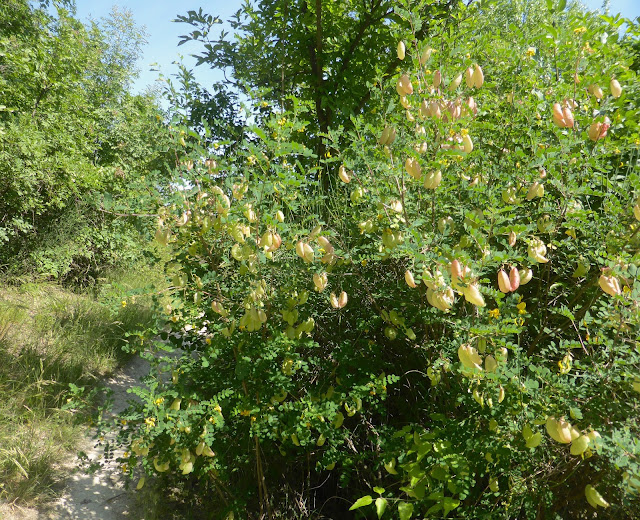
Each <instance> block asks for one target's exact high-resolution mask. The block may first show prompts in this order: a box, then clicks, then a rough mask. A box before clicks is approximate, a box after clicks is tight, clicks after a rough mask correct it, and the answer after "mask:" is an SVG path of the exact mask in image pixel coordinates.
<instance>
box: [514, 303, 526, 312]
mask: <svg viewBox="0 0 640 520" xmlns="http://www.w3.org/2000/svg"><path fill="white" fill-rule="evenodd" d="M516 307H517V308H518V314H526V313H527V302H520V303H519V304H518V305H516Z"/></svg>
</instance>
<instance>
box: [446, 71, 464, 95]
mask: <svg viewBox="0 0 640 520" xmlns="http://www.w3.org/2000/svg"><path fill="white" fill-rule="evenodd" d="M460 83H462V74H458V75H457V76H456V77H455V78H453V81H452V82H451V83H449V92H453V91H454V90H456V89H457V88H458V87H459V86H460Z"/></svg>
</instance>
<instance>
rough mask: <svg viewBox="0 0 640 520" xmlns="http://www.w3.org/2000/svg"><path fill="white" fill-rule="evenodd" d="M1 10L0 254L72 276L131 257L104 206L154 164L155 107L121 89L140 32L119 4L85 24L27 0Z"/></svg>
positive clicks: (0, 260) (10, 265)
mask: <svg viewBox="0 0 640 520" xmlns="http://www.w3.org/2000/svg"><path fill="white" fill-rule="evenodd" d="M0 20H1V21H0V71H1V73H0V214H1V215H2V218H1V221H0V244H2V247H1V249H0V265H2V266H3V271H10V272H12V273H13V274H19V273H23V272H25V271H35V272H37V273H41V274H45V275H47V276H51V277H55V278H60V279H71V278H73V279H75V280H76V281H80V282H82V281H84V280H86V279H87V278H89V277H95V276H96V274H97V273H98V272H100V270H101V269H103V268H105V267H108V266H113V265H121V264H122V262H125V261H130V260H133V259H134V258H135V257H136V256H137V253H136V250H137V249H139V245H138V244H139V240H138V239H137V236H138V235H139V233H138V231H136V229H135V226H136V225H137V224H136V223H135V222H134V221H133V220H132V219H128V220H127V219H121V218H114V214H113V211H114V209H116V208H117V207H121V208H123V207H130V206H131V204H130V201H131V199H136V200H138V199H140V198H144V195H141V193H142V194H144V193H145V190H146V192H147V193H148V188H147V186H148V183H147V182H145V183H140V178H141V177H142V178H144V176H145V175H149V174H150V173H151V172H153V171H161V170H162V169H163V166H162V162H161V160H160V159H161V158H162V154H160V153H158V152H159V150H161V146H162V141H163V135H164V129H163V125H162V123H161V121H160V116H161V112H160V111H159V109H158V107H157V104H156V102H155V101H154V99H153V98H152V97H150V96H142V95H138V96H134V95H131V94H129V92H128V90H129V86H130V84H131V79H132V78H133V77H134V76H135V67H134V66H135V61H136V60H137V58H138V56H139V53H140V48H141V45H142V44H143V42H144V34H143V33H141V32H140V31H139V29H138V28H137V27H136V26H135V24H134V23H133V22H132V19H131V14H130V13H127V12H120V11H117V10H114V11H113V12H112V14H111V16H110V17H109V18H107V19H105V20H103V21H102V22H101V24H96V23H93V24H92V25H91V26H85V25H83V24H82V23H81V22H80V21H78V20H77V19H75V18H74V17H73V16H72V14H71V13H70V12H69V11H67V10H66V9H64V8H62V7H58V8H57V9H55V10H54V9H53V8H51V9H49V10H47V9H45V8H37V7H34V6H33V5H31V4H29V2H27V1H26V0H9V1H8V2H3V3H2V5H0ZM140 190H142V192H141V191H140ZM134 193H135V194H136V195H135V197H134V195H133V194H134ZM105 199H106V201H105ZM118 201H120V202H122V204H118ZM141 202H142V201H141ZM138 206H139V207H142V205H138ZM147 207H148V205H147ZM109 211H111V212H112V213H109ZM121 211H122V210H121ZM130 211H134V212H135V208H134V209H133V210H131V209H130ZM125 213H126V212H125Z"/></svg>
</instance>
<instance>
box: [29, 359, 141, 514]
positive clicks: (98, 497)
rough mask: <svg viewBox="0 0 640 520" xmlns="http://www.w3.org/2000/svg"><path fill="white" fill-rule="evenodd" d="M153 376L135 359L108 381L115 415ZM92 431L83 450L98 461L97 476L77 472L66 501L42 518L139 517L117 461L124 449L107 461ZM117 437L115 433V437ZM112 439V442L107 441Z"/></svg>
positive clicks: (63, 497)
mask: <svg viewBox="0 0 640 520" xmlns="http://www.w3.org/2000/svg"><path fill="white" fill-rule="evenodd" d="M148 373H149V364H148V363H147V362H146V361H144V360H143V359H141V358H140V357H135V358H134V359H133V360H132V361H131V363H129V364H128V365H127V366H125V367H124V368H123V369H122V370H121V371H120V372H117V373H116V374H115V375H114V376H113V377H112V378H110V379H108V380H107V381H106V382H105V386H106V388H109V389H111V390H112V391H113V410H112V413H113V414H118V413H120V412H121V411H123V410H124V409H125V408H126V407H127V402H128V401H129V400H131V399H132V398H133V396H132V395H131V394H129V393H127V389H128V388H131V387H132V386H136V385H138V384H140V379H141V378H142V377H144V376H145V375H147V374H148ZM91 433H92V432H90V433H89V434H88V435H87V440H86V442H85V445H84V446H82V447H81V448H80V449H82V450H83V451H84V452H85V453H86V454H87V456H88V459H89V461H90V462H98V463H100V464H101V466H100V468H99V469H98V470H97V471H95V472H93V473H86V472H85V471H82V470H80V469H76V471H75V473H74V474H73V475H72V476H71V477H69V479H68V481H67V487H66V490H65V493H64V495H63V496H62V498H61V499H60V500H59V501H58V502H57V504H56V507H55V509H54V511H53V512H51V513H48V514H45V515H43V514H41V515H40V518H42V519H44V518H46V519H51V520H54V519H55V520H85V519H87V520H88V519H92V518H96V519H100V520H119V519H129V518H130V519H133V518H139V517H137V516H136V515H135V514H134V513H133V502H134V501H133V497H132V496H131V495H132V493H133V491H127V490H125V488H124V478H123V475H122V471H121V469H120V466H119V465H118V463H117V462H116V459H117V458H118V457H120V456H122V454H123V450H114V452H113V456H112V457H110V458H109V459H107V460H105V458H104V448H103V446H96V441H95V440H94V439H93V438H92V437H93V435H91ZM113 437H115V434H113ZM106 440H108V439H106Z"/></svg>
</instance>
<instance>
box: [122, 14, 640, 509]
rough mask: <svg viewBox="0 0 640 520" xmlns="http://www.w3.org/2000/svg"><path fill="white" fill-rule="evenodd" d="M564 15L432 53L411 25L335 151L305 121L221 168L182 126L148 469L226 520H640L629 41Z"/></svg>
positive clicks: (270, 129) (225, 158) (514, 20)
mask: <svg viewBox="0 0 640 520" xmlns="http://www.w3.org/2000/svg"><path fill="white" fill-rule="evenodd" d="M551 4H552V3H549V5H550V8H549V9H547V8H546V7H544V8H543V7H542V6H538V7H541V8H540V9H538V10H537V11H536V10H534V9H533V8H531V10H528V11H527V12H526V13H525V15H527V16H529V19H527V20H526V23H525V22H523V21H522V18H519V17H520V16H522V13H521V12H519V7H518V6H512V5H511V4H510V3H505V4H500V3H496V4H494V3H491V4H489V3H481V4H478V5H471V6H469V7H468V8H466V9H465V8H461V15H460V17H459V18H458V19H457V22H456V23H455V24H451V25H446V23H445V22H443V23H442V27H443V30H442V31H440V32H434V34H437V36H433V37H432V38H431V39H430V40H428V41H418V40H416V39H415V34H416V33H417V32H418V31H419V30H420V26H421V20H420V19H419V16H418V13H419V10H418V7H415V8H413V7H412V6H410V5H407V6H405V7H396V9H395V14H396V15H397V16H399V17H401V18H403V19H404V20H405V22H406V25H407V26H410V27H413V32H406V33H401V34H394V36H395V37H396V39H397V41H404V42H405V47H406V50H405V52H406V57H404V59H403V60H402V64H401V67H400V69H399V70H398V71H397V73H396V74H395V75H393V76H392V77H389V78H386V77H382V76H381V77H380V78H379V80H378V81H377V82H376V84H375V85H370V91H371V100H372V103H373V105H374V108H372V110H371V111H370V112H368V113H367V114H364V115H362V116H358V117H354V118H352V120H351V122H352V124H353V129H348V130H345V129H342V128H337V129H334V130H331V131H329V132H328V133H327V134H326V135H324V136H323V137H324V142H325V147H326V154H325V156H324V157H316V156H314V154H313V153H312V151H311V150H309V149H308V148H307V147H305V146H304V145H303V144H300V139H299V136H300V134H304V133H305V132H306V131H307V128H308V127H309V121H307V120H306V119H305V118H306V117H307V115H308V112H307V111H306V109H307V108H308V107H307V106H306V105H305V104H304V103H301V104H299V105H297V108H296V109H295V110H292V111H282V110H278V109H276V108H274V109H273V112H272V115H271V117H270V118H268V119H267V120H266V121H265V123H264V124H263V125H260V126H255V127H250V128H248V129H247V135H248V137H247V139H246V140H245V141H244V142H243V143H242V144H240V145H239V144H235V143H234V148H233V153H231V154H225V153H222V150H225V147H226V146H227V145H228V144H229V143H225V142H220V143H216V144H217V145H218V146H219V148H218V152H214V151H212V150H209V149H207V148H205V147H204V146H202V145H200V144H199V142H198V135H197V134H196V133H195V132H190V131H189V128H182V129H181V128H177V129H176V130H175V139H176V142H179V141H180V140H182V142H183V143H184V146H185V147H184V150H185V154H184V157H182V158H181V163H180V166H179V167H178V168H177V169H176V171H175V179H174V184H173V187H174V188H175V189H174V191H173V192H172V193H171V194H168V198H167V201H166V204H165V205H164V206H162V207H160V209H159V212H158V229H157V233H156V238H157V240H158V242H159V243H161V244H163V245H166V246H167V248H168V250H169V251H170V254H171V256H172V261H171V264H170V266H169V268H168V274H169V276H170V279H171V280H172V288H173V293H172V295H173V296H172V297H173V299H172V301H171V302H170V303H169V302H165V303H164V304H163V307H164V311H165V312H166V314H167V316H168V318H169V320H168V322H169V324H170V326H171V329H172V331H173V332H174V333H175V334H168V331H167V332H165V334H164V335H163V339H165V340H169V341H170V343H169V344H168V345H167V344H164V343H159V344H158V346H159V347H161V349H162V351H167V355H160V356H158V357H156V358H155V359H154V369H153V371H152V373H151V375H150V379H149V381H148V386H147V387H146V388H139V389H137V391H136V393H137V394H138V395H139V396H140V397H141V403H140V404H139V405H138V406H137V407H134V408H132V409H131V410H129V411H128V412H127V413H126V414H125V415H124V416H123V418H125V419H127V425H126V427H125V428H124V429H123V431H122V435H123V439H128V440H126V442H129V443H130V448H131V449H130V453H131V455H130V457H129V458H128V459H127V461H126V462H127V463H128V466H129V467H130V468H132V471H133V468H135V467H136V465H138V464H142V466H143V468H144V471H145V472H147V473H148V474H156V475H159V476H163V478H165V477H164V475H165V474H169V473H170V474H173V475H176V478H178V477H179V476H182V478H184V479H188V480H186V482H187V483H191V484H188V485H193V484H194V483H195V482H199V484H200V485H201V486H203V487H200V488H193V489H199V491H198V492H197V493H194V497H193V500H194V501H196V502H200V503H201V504H207V503H210V502H212V501H213V499H211V498H204V497H207V496H208V495H207V490H210V491H214V490H215V492H216V493H217V494H218V496H219V497H221V499H220V500H217V499H216V504H217V505H215V506H213V507H214V511H213V512H212V513H211V515H212V516H213V517H216V518H217V517H219V518H224V517H225V515H227V514H230V512H232V511H235V513H241V514H243V515H247V516H249V517H258V516H259V513H258V511H260V513H268V514H272V512H271V510H272V509H273V510H275V512H276V513H274V514H278V513H282V511H283V508H284V507H286V506H285V505H284V504H285V502H286V501H287V500H288V498H287V497H288V496H291V495H296V496H298V497H299V501H298V504H305V506H308V504H309V503H311V499H312V498H313V499H317V500H319V501H316V502H315V506H312V507H315V508H317V510H318V511H317V514H318V516H319V515H321V514H324V515H328V516H331V517H334V518H335V517H346V515H347V514H348V513H346V510H347V509H349V506H351V505H352V504H353V506H352V507H351V509H354V510H357V512H356V513H353V514H354V515H360V516H361V517H362V516H367V517H368V518H373V517H374V516H373V515H375V514H376V513H374V506H375V510H377V515H378V516H379V517H380V516H382V515H383V514H384V515H386V517H394V516H395V517H399V518H401V519H408V518H411V517H412V516H415V517H427V518H430V517H443V516H447V515H449V514H451V515H452V516H455V517H457V518H516V517H518V518H591V517H592V516H593V515H594V513H595V511H596V509H597V511H598V515H599V517H611V518H613V517H616V516H617V517H624V518H636V517H637V511H638V508H639V506H640V502H639V500H638V489H640V466H639V465H638V462H637V457H638V445H637V436H638V422H637V421H638V418H637V413H636V409H637V403H638V389H640V366H639V363H640V354H639V352H638V341H637V334H638V325H639V314H638V301H639V300H638V298H639V296H640V279H639V271H638V262H639V256H638V238H637V232H638V229H640V228H639V227H638V220H639V217H640V206H638V195H639V190H640V182H639V177H638V163H637V158H638V149H639V146H640V134H639V133H638V104H637V99H638V93H639V89H638V85H639V83H638V80H637V77H636V75H635V73H634V72H633V71H632V70H631V69H630V68H629V66H630V64H631V63H632V54H631V50H630V46H629V42H632V41H636V40H637V37H638V27H637V26H636V25H633V24H631V25H630V27H629V28H628V29H627V33H626V35H621V34H622V33H619V32H618V29H619V27H620V23H621V21H620V19H614V18H610V19H609V18H606V17H605V18H602V17H600V18H599V17H596V16H594V15H590V14H584V13H582V12H581V11H579V10H578V9H576V8H575V7H574V8H571V9H570V10H565V9H564V5H560V6H555V7H554V6H553V5H551ZM561 4H564V3H563V2H561ZM536 5H537V4H536ZM527 9H528V8H527ZM445 29H446V30H445ZM428 48H431V49H432V50H431V51H429V50H428ZM373 51H374V52H375V51H376V50H373ZM378 52H393V53H395V52H396V51H395V49H392V50H388V49H380V50H378ZM469 69H470V74H469V77H465V76H466V71H467V70H469ZM482 71H484V72H483V73H482ZM614 78H615V79H616V81H618V82H619V83H620V85H622V91H621V93H620V92H618V88H617V85H616V84H615V83H614V82H612V80H613V79H614ZM598 85H600V87H598ZM398 94H400V97H399V95H398ZM260 102H261V100H260V99H255V103H256V105H258V104H259V103H260ZM555 103H559V111H558V109H557V108H556V109H555V111H556V115H555V116H553V115H552V114H553V112H554V104H555ZM292 104H294V105H295V103H292ZM563 109H564V111H563ZM554 118H555V120H556V123H555V124H554ZM185 136H186V140H185ZM203 158H208V159H206V161H205V160H204V159H203ZM327 176H328V179H329V180H328V181H325V180H324V179H325V178H327ZM327 185H328V186H329V188H330V189H329V190H328V191H327V190H323V189H322V188H323V187H326V186H327ZM503 271H504V274H502V272H503ZM325 276H326V278H325ZM501 277H502V278H501ZM499 280H500V282H499ZM325 480H326V483H325V484H322V483H323V481H325ZM280 489H283V490H289V491H290V492H289V493H287V492H285V491H282V492H278V490H280ZM318 490H319V491H318ZM376 495H378V496H377V497H376V498H375V499H374V497H375V496H376ZM323 503H324V506H323V505H322V504H323ZM327 504H328V505H327ZM321 506H322V507H321ZM594 508H596V509H594ZM298 509H299V511H298V513H297V514H299V515H300V516H313V515H312V514H311V513H304V511H303V508H302V507H301V506H299V507H298ZM247 510H248V511H249V513H247V512H246V511H247ZM385 511H386V512H385ZM452 511H454V513H452ZM291 514H293V513H291ZM332 515H333V516H332ZM285 516H286V515H285ZM227 518H228V517H227Z"/></svg>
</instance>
